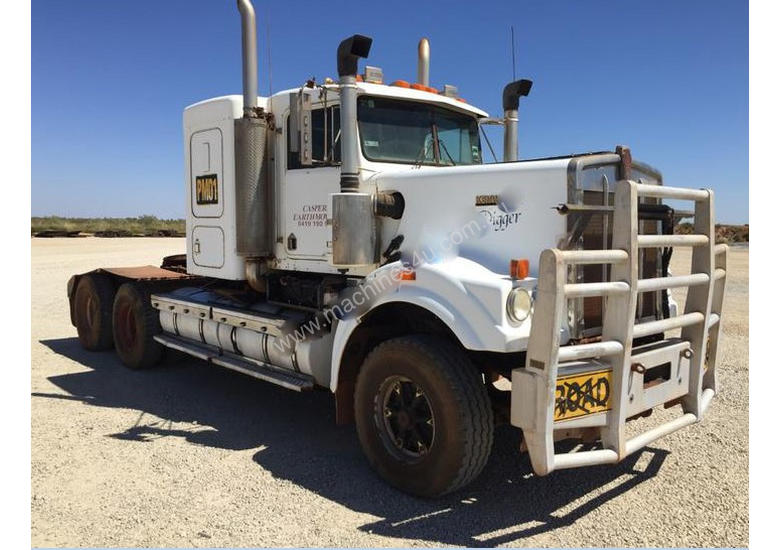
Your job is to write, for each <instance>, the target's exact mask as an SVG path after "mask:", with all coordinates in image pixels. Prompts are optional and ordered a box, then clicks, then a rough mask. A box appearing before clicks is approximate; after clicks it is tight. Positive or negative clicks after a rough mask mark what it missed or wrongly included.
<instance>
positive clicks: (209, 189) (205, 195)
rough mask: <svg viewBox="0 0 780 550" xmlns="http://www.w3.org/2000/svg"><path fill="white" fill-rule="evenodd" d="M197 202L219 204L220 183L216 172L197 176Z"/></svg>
mask: <svg viewBox="0 0 780 550" xmlns="http://www.w3.org/2000/svg"><path fill="white" fill-rule="evenodd" d="M195 202H196V203H197V204H217V203H218V202H219V183H218V182H217V175H216V174H208V175H206V176H196V177H195Z"/></svg>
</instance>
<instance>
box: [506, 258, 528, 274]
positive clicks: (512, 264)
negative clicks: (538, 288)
mask: <svg viewBox="0 0 780 550" xmlns="http://www.w3.org/2000/svg"><path fill="white" fill-rule="evenodd" d="M509 276H510V277H512V278H513V279H525V278H526V277H528V260H527V259H525V258H522V259H519V260H510V261H509Z"/></svg>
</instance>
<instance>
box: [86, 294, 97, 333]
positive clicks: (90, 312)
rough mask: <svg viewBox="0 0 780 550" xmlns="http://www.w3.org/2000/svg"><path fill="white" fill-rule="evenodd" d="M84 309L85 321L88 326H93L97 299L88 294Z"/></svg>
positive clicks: (95, 317)
mask: <svg viewBox="0 0 780 550" xmlns="http://www.w3.org/2000/svg"><path fill="white" fill-rule="evenodd" d="M85 309H86V311H85V313H86V321H87V326H88V327H93V326H95V321H96V320H97V318H98V301H97V299H96V298H95V297H94V296H92V295H91V294H89V295H88V296H87V304H86V307H85Z"/></svg>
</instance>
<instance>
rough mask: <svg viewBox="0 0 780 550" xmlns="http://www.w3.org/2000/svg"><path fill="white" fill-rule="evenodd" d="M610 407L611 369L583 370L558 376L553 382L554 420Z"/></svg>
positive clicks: (602, 410)
mask: <svg viewBox="0 0 780 550" xmlns="http://www.w3.org/2000/svg"><path fill="white" fill-rule="evenodd" d="M611 408H612V371H611V370H602V371H598V372H585V373H582V374H572V375H570V376H564V377H562V378H558V381H557V382H556V384H555V410H554V419H555V421H556V422H558V421H561V420H569V419H572V418H577V417H580V416H585V415H586V414H593V413H599V412H604V411H608V410H609V409H611Z"/></svg>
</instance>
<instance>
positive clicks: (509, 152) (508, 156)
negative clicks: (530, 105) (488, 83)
mask: <svg viewBox="0 0 780 550" xmlns="http://www.w3.org/2000/svg"><path fill="white" fill-rule="evenodd" d="M532 85H533V82H531V81H530V80H525V79H524V80H515V81H514V82H510V83H509V84H507V85H506V86H505V87H504V95H503V103H504V162H511V161H514V160H517V158H518V155H517V110H518V107H519V106H520V98H521V97H523V96H527V95H528V92H530V91H531V86H532Z"/></svg>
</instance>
